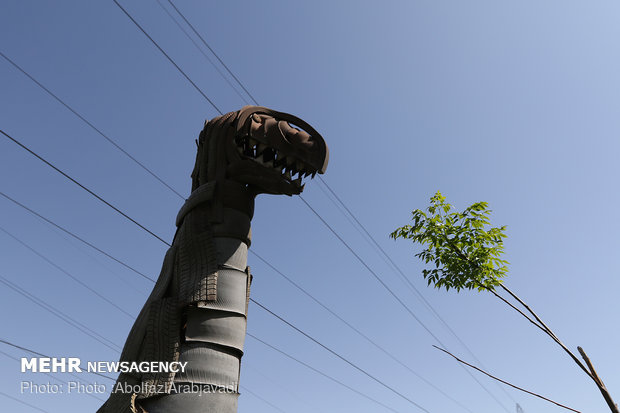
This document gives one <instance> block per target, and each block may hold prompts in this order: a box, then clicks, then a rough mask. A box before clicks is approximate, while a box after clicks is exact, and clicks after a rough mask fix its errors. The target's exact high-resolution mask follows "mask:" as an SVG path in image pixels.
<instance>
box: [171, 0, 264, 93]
mask: <svg viewBox="0 0 620 413" xmlns="http://www.w3.org/2000/svg"><path fill="white" fill-rule="evenodd" d="M168 3H170V5H171V6H172V7H174V10H176V12H177V13H179V16H181V18H182V19H183V21H185V23H187V25H188V26H189V27H190V28H191V29H192V31H193V32H194V34H196V36H198V38H199V39H200V41H201V42H202V43H203V44H204V45H205V46H207V48H208V49H209V50H210V51H211V53H213V56H215V57H216V58H217V60H218V61H219V62H220V63H221V64H222V66H224V68H225V69H226V71H227V72H228V73H229V74H230V75H231V76H232V77H233V79H235V81H236V82H237V84H239V86H241V88H242V89H243V91H244V92H245V93H247V94H248V96H249V97H250V99H252V101H253V102H254V104H256V105H258V102H257V101H256V99H254V96H252V94H251V93H250V92H249V91H248V90H247V89H246V88H245V86H243V83H241V81H240V80H239V79H237V76H235V74H234V73H233V72H232V71H231V70H230V69H229V68H228V66H226V63H224V61H223V60H222V59H220V57H219V56H218V55H217V53H215V50H213V48H211V46H209V43H207V41H206V40H205V39H204V38H203V37H202V36H201V35H200V33H198V31H197V30H196V29H195V28H194V26H193V25H192V24H191V23H190V22H189V20H187V19H186V18H185V16H184V15H183V13H181V11H180V10H179V9H178V8H177V6H175V5H174V3H173V2H172V1H171V0H168Z"/></svg>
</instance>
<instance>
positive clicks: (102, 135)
mask: <svg viewBox="0 0 620 413" xmlns="http://www.w3.org/2000/svg"><path fill="white" fill-rule="evenodd" d="M0 56H2V57H3V58H4V59H5V60H6V61H7V62H9V63H10V64H11V65H13V67H15V68H16V69H17V70H19V71H20V72H22V73H23V74H24V75H25V76H26V77H28V78H29V79H30V80H32V81H33V82H34V83H36V84H37V86H39V87H40V88H41V89H43V90H44V91H45V92H47V94H48V95H50V96H51V97H53V98H54V99H56V101H57V102H58V103H60V104H61V105H63V106H64V107H65V108H67V109H68V110H69V111H70V112H71V113H73V114H74V115H75V116H77V117H78V118H79V119H80V120H82V122H84V123H85V124H87V125H88V126H89V127H90V128H91V129H92V130H94V131H95V132H97V133H98V134H99V135H100V136H101V137H102V138H104V139H105V140H107V141H108V142H110V143H111V144H112V145H113V146H114V147H115V148H116V149H118V150H119V151H121V152H122V153H123V154H125V156H127V157H128V158H129V159H131V160H132V161H133V162H135V163H136V164H137V165H138V166H140V167H141V168H142V169H144V170H145V171H146V172H148V173H149V174H150V175H151V176H152V177H153V178H155V179H157V180H158V181H159V182H160V183H161V184H162V185H164V186H165V187H166V188H168V189H169V190H171V191H172V192H174V193H175V194H176V195H177V196H178V197H179V198H181V199H183V200H184V199H185V197H184V196H183V195H181V194H180V193H178V192H177V191H175V190H174V188H172V187H171V186H170V185H168V184H167V183H166V182H165V181H164V180H163V179H162V178H160V177H159V176H158V175H157V174H156V173H155V172H153V171H152V170H150V169H149V168H147V167H146V166H145V165H144V164H143V163H141V162H140V161H138V160H137V159H136V158H135V157H134V156H132V155H131V154H130V153H129V152H127V151H126V150H125V149H123V148H122V147H121V146H120V145H119V144H118V143H117V142H116V141H114V140H113V139H112V138H110V137H109V136H108V135H106V134H105V133H103V132H102V131H101V130H99V129H98V128H97V127H95V125H93V124H92V123H91V122H89V121H88V120H87V119H86V118H84V116H82V115H80V114H79V113H78V112H77V111H76V110H75V109H73V108H72V107H71V106H69V105H68V104H67V103H66V102H65V101H64V100H62V99H61V98H59V97H58V96H57V95H55V94H54V93H53V92H52V91H51V90H49V89H48V88H46V87H45V86H44V85H43V84H42V83H41V82H39V81H38V80H37V79H35V78H34V77H33V76H32V75H30V73H28V72H26V70H24V69H22V68H21V67H20V66H19V65H18V64H17V63H15V62H14V61H13V60H11V59H10V58H9V57H8V56H7V55H5V54H4V53H2V52H1V51H0Z"/></svg>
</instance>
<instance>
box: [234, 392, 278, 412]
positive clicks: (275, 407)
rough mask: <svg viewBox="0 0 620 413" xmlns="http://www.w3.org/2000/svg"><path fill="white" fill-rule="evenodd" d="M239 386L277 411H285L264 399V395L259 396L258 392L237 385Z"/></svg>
mask: <svg viewBox="0 0 620 413" xmlns="http://www.w3.org/2000/svg"><path fill="white" fill-rule="evenodd" d="M239 388H241V389H243V391H245V392H248V393H250V394H251V395H252V396H254V397H256V398H257V399H258V400H260V401H262V402H263V403H265V404H267V405H268V406H271V407H273V408H274V409H276V410H277V411H279V412H282V413H286V411H284V410H282V409H280V408H279V407H278V406H276V405H275V404H273V403H271V402H270V401H268V400H265V398H264V397H262V396H259V395H258V394H256V393H254V392H253V391H251V390H250V389H248V388H247V387H244V386H241V385H239Z"/></svg>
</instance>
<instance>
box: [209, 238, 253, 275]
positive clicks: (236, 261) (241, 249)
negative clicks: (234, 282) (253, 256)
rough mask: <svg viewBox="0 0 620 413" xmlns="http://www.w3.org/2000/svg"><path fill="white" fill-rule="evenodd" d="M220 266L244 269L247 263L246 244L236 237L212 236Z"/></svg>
mask: <svg viewBox="0 0 620 413" xmlns="http://www.w3.org/2000/svg"><path fill="white" fill-rule="evenodd" d="M213 242H214V243H215V249H216V250H217V264H218V266H219V267H220V268H231V269H234V270H239V271H245V268H246V267H247V265H248V246H247V245H246V244H245V243H244V242H241V241H240V240H238V239H236V238H213Z"/></svg>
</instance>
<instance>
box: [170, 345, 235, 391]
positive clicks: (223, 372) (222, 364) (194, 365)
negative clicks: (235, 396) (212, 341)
mask: <svg viewBox="0 0 620 413" xmlns="http://www.w3.org/2000/svg"><path fill="white" fill-rule="evenodd" d="M240 357H241V354H240V353H237V354H235V352H233V351H226V349H222V348H217V347H212V346H208V345H206V344H203V343H185V344H183V345H182V346H181V352H180V355H179V362H187V365H186V366H185V371H184V372H178V373H177V374H176V375H175V376H174V381H175V383H200V384H212V385H216V386H221V387H224V388H227V389H237V388H238V387H239V364H240V362H241V361H240Z"/></svg>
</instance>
